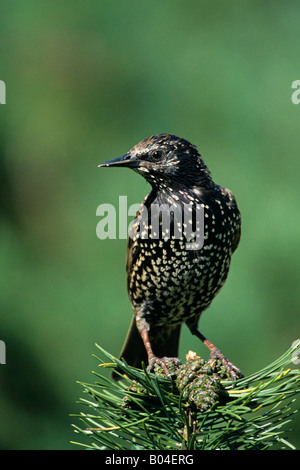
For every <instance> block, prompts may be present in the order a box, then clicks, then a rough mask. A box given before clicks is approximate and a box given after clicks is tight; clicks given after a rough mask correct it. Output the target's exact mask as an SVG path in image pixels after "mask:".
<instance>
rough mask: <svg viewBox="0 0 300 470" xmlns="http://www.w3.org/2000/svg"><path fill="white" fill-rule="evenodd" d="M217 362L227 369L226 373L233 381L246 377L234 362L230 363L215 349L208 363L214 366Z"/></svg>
mask: <svg viewBox="0 0 300 470" xmlns="http://www.w3.org/2000/svg"><path fill="white" fill-rule="evenodd" d="M216 361H220V362H221V364H222V366H223V367H224V368H225V371H226V373H227V374H228V375H229V377H230V379H231V380H233V381H234V380H238V379H242V378H243V377H244V374H242V372H241V371H240V369H239V368H238V367H236V366H235V365H234V364H233V363H232V362H230V361H229V360H228V359H226V357H225V356H224V355H223V354H222V353H221V351H220V350H219V349H217V348H216V349H215V350H214V351H212V352H211V353H210V356H209V359H208V363H209V364H211V365H213V364H214V363H215V362H216Z"/></svg>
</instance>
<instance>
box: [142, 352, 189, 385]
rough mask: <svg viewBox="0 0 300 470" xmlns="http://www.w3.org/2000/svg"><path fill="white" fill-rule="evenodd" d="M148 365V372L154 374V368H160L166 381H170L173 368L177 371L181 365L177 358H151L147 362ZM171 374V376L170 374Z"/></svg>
mask: <svg viewBox="0 0 300 470" xmlns="http://www.w3.org/2000/svg"><path fill="white" fill-rule="evenodd" d="M148 362H149V365H148V367H147V371H148V372H153V371H154V372H155V369H156V367H155V366H158V368H162V369H163V370H164V372H165V374H166V376H167V377H168V379H170V380H172V375H173V374H174V372H173V371H174V368H176V369H177V367H178V366H180V365H181V361H180V359H179V358H178V357H156V356H152V357H151V358H149V360H148ZM172 373H173V374H172Z"/></svg>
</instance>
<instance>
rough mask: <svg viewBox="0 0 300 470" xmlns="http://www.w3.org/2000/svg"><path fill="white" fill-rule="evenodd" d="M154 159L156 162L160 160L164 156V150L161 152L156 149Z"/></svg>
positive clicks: (153, 154)
mask: <svg viewBox="0 0 300 470" xmlns="http://www.w3.org/2000/svg"><path fill="white" fill-rule="evenodd" d="M151 156H152V160H154V161H155V162H157V161H158V160H160V159H161V158H162V156H163V154H162V152H159V151H158V150H155V152H153V153H152V155H151Z"/></svg>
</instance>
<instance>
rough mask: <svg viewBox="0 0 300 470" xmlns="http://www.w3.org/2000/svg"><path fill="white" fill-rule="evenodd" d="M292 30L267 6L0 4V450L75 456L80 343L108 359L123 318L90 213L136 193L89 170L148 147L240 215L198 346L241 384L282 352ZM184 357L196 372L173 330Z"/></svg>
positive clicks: (293, 184) (292, 223) (290, 209)
mask: <svg viewBox="0 0 300 470" xmlns="http://www.w3.org/2000/svg"><path fill="white" fill-rule="evenodd" d="M299 14H300V8H299V2H296V1H290V2H281V1H274V0H273V1H261V0H260V1H258V0H257V1H253V0H251V1H250V0H246V1H244V2H238V1H232V2H228V1H215V2H209V1H208V0H207V1H201V2H196V1H190V0H186V1H185V2H182V1H179V0H163V1H161V2H158V1H154V2H141V1H138V0H127V1H126V2H117V1H111V0H110V1H109V0H99V1H92V0H87V1H78V0H73V1H66V0H65V1H57V0H43V1H42V2H37V1H32V0H27V1H26V2H24V1H19V0H13V1H11V0H2V1H1V4H0V18H1V19H0V38H1V39H0V79H1V80H3V81H5V83H6V87H7V89H6V91H7V104H6V105H1V106H0V195H1V200H0V211H1V214H0V215H1V228H0V273H1V286H2V287H1V296H0V312H1V314H0V339H2V340H3V341H5V343H6V350H7V364H6V365H1V366H0V416H1V418H0V446H1V448H3V449H68V448H74V446H72V445H71V444H70V440H74V439H75V440H76V436H75V435H74V433H73V431H72V428H71V423H72V422H76V420H75V419H74V418H71V417H70V416H69V414H70V413H76V412H79V411H80V408H79V406H78V405H77V404H76V400H77V399H78V397H79V396H80V395H81V387H80V386H79V385H78V384H76V380H80V381H87V382H90V381H92V380H93V376H92V374H91V370H93V369H96V368H97V361H96V360H95V359H94V358H93V357H92V354H94V353H95V354H97V350H96V348H95V346H94V343H95V342H97V343H99V344H100V345H101V346H102V347H104V348H105V349H107V350H109V351H110V352H111V353H113V354H115V355H117V354H118V353H119V350H120V347H121V345H122V342H123V339H124V337H125V334H126V331H127V327H128V325H129V322H130V320H131V315H132V313H131V305H130V303H129V300H128V298H127V293H126V278H125V254H126V241H125V240H99V239H98V238H97V237H96V225H97V222H98V220H99V218H97V217H96V208H97V206H98V205H99V204H102V203H110V204H114V205H116V207H117V206H118V198H119V195H127V196H128V204H129V205H130V204H133V203H138V202H140V201H141V200H142V199H143V197H144V196H145V194H146V193H147V192H148V190H149V186H148V184H147V183H146V182H145V181H144V180H143V179H142V178H141V177H139V176H138V175H136V174H135V173H133V172H130V171H129V170H125V169H124V170H121V169H98V168H97V164H98V163H100V162H101V161H104V160H107V159H109V158H114V157H116V156H119V155H121V154H123V153H125V152H126V151H127V150H128V149H129V148H131V147H132V146H133V145H134V144H136V143H137V142H138V141H140V140H142V139H143V138H145V137H147V136H149V135H151V134H155V133H163V132H168V133H173V134H177V135H179V136H181V137H184V138H186V139H188V140H190V141H191V142H192V143H194V144H195V145H197V147H198V149H199V151H200V152H201V154H202V155H203V157H204V160H205V162H206V163H207V165H208V166H209V168H210V169H211V171H212V174H213V177H214V179H215V181H216V182H217V183H219V184H221V185H224V186H226V187H228V188H230V189H231V190H232V191H233V192H234V194H235V195H236V197H237V200H238V203H239V206H240V210H241V212H242V215H243V233H242V240H241V244H240V246H239V249H238V250H237V252H236V253H235V255H234V258H233V261H232V267H231V271H230V275H229V278H228V281H227V283H226V284H225V287H224V288H223V290H222V291H221V293H220V294H219V295H218V297H217V298H216V299H215V301H214V302H213V304H212V306H211V307H210V309H209V311H208V312H206V313H205V314H204V315H203V317H202V321H201V323H200V325H201V331H203V333H204V334H205V335H206V336H208V337H209V338H210V339H211V341H213V342H214V343H216V344H217V345H218V346H219V347H220V348H221V349H222V351H223V352H224V354H226V355H227V356H228V357H229V358H230V359H231V360H232V361H234V362H235V363H236V364H237V365H239V366H240V367H241V369H242V370H243V372H244V373H245V374H248V373H252V372H254V371H255V370H256V369H260V368H262V367H264V366H266V365H267V364H268V363H270V362H271V361H273V360H275V359H276V358H277V357H278V356H279V355H281V354H282V353H283V352H284V351H285V350H286V349H287V348H288V347H289V346H290V345H291V343H292V341H293V340H295V339H296V338H297V337H299V335H300V328H299V307H300V305H299V304H300V289H299V235H300V220H299V170H300V159H299V149H300V141H299V124H300V105H298V106H297V105H294V104H292V102H291V94H292V91H293V90H292V89H291V84H292V82H293V81H294V80H297V79H298V80H299V79H300V65H299V55H300V33H299ZM188 349H194V350H196V351H197V352H198V353H199V354H203V356H204V357H206V354H207V353H206V350H205V348H204V347H203V346H202V345H201V344H200V343H199V341H198V340H197V339H195V338H192V337H191V335H190V333H189V332H188V331H187V329H186V327H184V328H183V333H182V341H181V355H182V357H183V356H184V354H185V353H186V352H187V350H188ZM293 427H294V428H295V429H294V431H293V432H292V434H291V435H290V440H291V442H292V443H294V444H295V445H297V446H298V448H299V447H300V423H299V419H298V421H296V422H294V425H293Z"/></svg>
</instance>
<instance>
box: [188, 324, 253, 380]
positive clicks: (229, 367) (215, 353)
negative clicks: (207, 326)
mask: <svg viewBox="0 0 300 470" xmlns="http://www.w3.org/2000/svg"><path fill="white" fill-rule="evenodd" d="M188 327H189V329H190V331H191V333H192V334H193V335H195V336H197V338H199V339H201V341H202V343H203V344H205V346H206V347H207V348H208V350H209V351H210V355H209V362H215V361H216V360H217V359H219V360H220V361H221V363H222V365H223V366H224V367H225V369H226V372H227V373H228V374H229V375H230V377H231V378H232V380H237V379H241V378H242V377H244V375H243V374H242V373H241V371H240V369H238V367H236V366H235V365H234V364H232V362H230V361H228V359H226V357H225V356H224V355H223V354H222V353H221V351H220V350H219V349H218V348H217V347H216V346H215V345H214V344H213V343H211V342H210V341H209V340H208V339H207V338H205V336H204V335H203V334H202V333H201V332H200V331H199V330H198V327H197V326H196V325H188Z"/></svg>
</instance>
